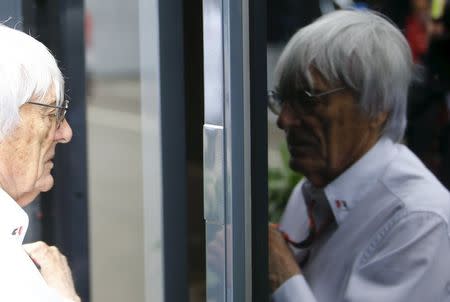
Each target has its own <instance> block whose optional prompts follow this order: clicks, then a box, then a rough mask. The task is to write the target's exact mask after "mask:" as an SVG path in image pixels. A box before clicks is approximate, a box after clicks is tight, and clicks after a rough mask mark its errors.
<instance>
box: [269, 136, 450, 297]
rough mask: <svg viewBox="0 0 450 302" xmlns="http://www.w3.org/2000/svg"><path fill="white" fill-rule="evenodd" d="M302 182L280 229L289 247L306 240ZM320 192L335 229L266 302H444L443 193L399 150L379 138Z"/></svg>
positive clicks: (448, 282) (447, 284)
mask: <svg viewBox="0 0 450 302" xmlns="http://www.w3.org/2000/svg"><path fill="white" fill-rule="evenodd" d="M305 182H307V180H303V181H302V182H300V183H299V184H298V185H297V186H296V188H295V189H294V191H293V193H292V195H291V197H290V200H289V202H288V205H287V207H286V210H285V212H284V214H283V217H282V220H281V223H280V228H281V229H282V230H283V231H284V232H286V233H287V234H288V235H289V236H290V237H291V238H292V239H293V240H295V241H301V240H302V239H304V238H305V236H306V235H307V226H308V218H307V214H306V206H305V200H304V196H303V194H302V186H303V185H304V184H305ZM324 193H325V195H326V202H327V203H328V204H329V206H330V208H331V210H332V212H333V215H334V218H335V220H336V225H335V227H334V228H332V229H330V230H329V232H327V233H324V234H323V235H321V236H320V237H319V238H317V240H316V241H314V243H313V244H312V246H311V250H310V255H309V258H308V260H307V262H306V264H305V265H304V267H302V268H301V270H302V274H301V275H295V276H293V277H291V278H290V279H288V280H287V281H286V282H285V283H283V284H282V285H281V286H280V287H279V288H278V289H277V290H276V291H275V292H274V293H273V295H272V299H273V301H275V302H294V301H301V302H316V301H317V302H339V301H346V302H363V301H364V302H372V301H373V302H378V301H393V302H424V301H450V239H449V238H450V237H449V227H448V224H449V218H450V196H449V192H448V191H447V189H446V188H444V187H443V186H442V185H441V184H440V183H439V181H438V180H437V179H436V178H435V177H434V175H432V173H431V172H430V171H429V170H428V169H427V168H426V167H425V166H424V165H423V164H422V163H421V161H420V160H419V159H418V158H417V157H416V156H415V155H414V154H413V153H412V152H411V151H410V150H409V149H408V148H407V147H406V146H404V145H401V144H395V143H393V142H392V141H391V140H390V139H387V138H382V139H380V140H379V141H378V142H377V144H376V145H375V146H374V147H372V149H371V150H369V152H367V153H366V154H365V155H364V156H363V157H362V158H361V159H360V160H358V161H357V162H356V163H355V164H353V165H352V166H351V167H350V168H349V169H347V170H346V171H345V172H344V173H343V174H341V175H340V176H339V177H338V178H336V179H335V180H334V181H333V182H332V183H330V184H329V185H327V186H326V187H325V188H324ZM293 253H294V255H295V257H296V258H297V260H298V261H299V262H300V260H301V258H302V257H304V254H305V251H302V250H298V249H293Z"/></svg>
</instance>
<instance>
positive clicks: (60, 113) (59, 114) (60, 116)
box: [56, 100, 69, 128]
mask: <svg viewBox="0 0 450 302" xmlns="http://www.w3.org/2000/svg"><path fill="white" fill-rule="evenodd" d="M68 108H69V101H67V100H65V101H64V102H63V103H62V105H61V107H60V108H58V110H57V111H56V126H57V127H58V128H59V127H60V126H61V124H62V122H63V121H64V118H65V117H66V112H67V109H68Z"/></svg>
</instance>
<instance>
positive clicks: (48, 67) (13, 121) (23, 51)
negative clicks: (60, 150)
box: [0, 25, 80, 302]
mask: <svg viewBox="0 0 450 302" xmlns="http://www.w3.org/2000/svg"><path fill="white" fill-rule="evenodd" d="M0 41H2V46H1V47H0V75H1V76H0V78H1V82H0V301H5V302H6V301H20V302H22V301H23V302H25V301H27V302H28V301H30V302H34V301H39V302H56V301H79V300H80V298H79V297H78V296H77V294H76V292H75V288H74V284H73V281H72V276H71V272H70V268H69V266H68V264H67V260H66V258H65V257H64V255H62V254H61V253H60V252H59V251H58V249H57V248H56V247H54V246H52V247H49V246H48V245H47V244H45V243H44V242H35V243H31V244H28V245H23V246H22V240H23V238H24V236H25V232H26V229H27V227H28V217H27V215H26V214H25V212H24V211H23V210H22V209H21V207H23V206H25V205H27V204H29V203H30V202H31V201H32V200H34V198H35V197H36V196H37V195H38V194H39V193H40V192H45V191H48V190H50V189H51V188H52V186H53V177H52V175H51V174H50V172H51V169H52V168H53V157H54V155H55V147H56V144H58V143H67V142H69V141H70V140H71V138H72V129H71V128H70V126H69V124H68V123H67V121H66V120H65V114H66V111H67V109H68V102H67V101H64V80H63V77H62V75H61V72H60V70H59V69H58V66H57V65H56V62H55V59H54V58H53V56H52V55H51V54H50V52H49V51H48V50H47V48H45V46H44V45H42V44H41V43H39V42H38V41H36V40H35V39H33V38H32V37H30V36H28V35H26V34H24V33H22V32H19V31H16V30H13V29H10V28H8V27H6V26H4V25H0Z"/></svg>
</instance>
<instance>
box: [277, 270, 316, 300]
mask: <svg viewBox="0 0 450 302" xmlns="http://www.w3.org/2000/svg"><path fill="white" fill-rule="evenodd" d="M272 301H273V302H294V301H301V302H316V301H317V300H316V298H314V295H313V293H312V291H311V289H310V288H309V285H308V283H306V280H305V278H304V277H303V276H302V275H295V276H292V277H291V278H289V279H288V280H287V281H286V282H284V283H283V284H282V285H281V286H280V287H279V288H278V289H277V290H276V291H275V292H274V293H273V295H272Z"/></svg>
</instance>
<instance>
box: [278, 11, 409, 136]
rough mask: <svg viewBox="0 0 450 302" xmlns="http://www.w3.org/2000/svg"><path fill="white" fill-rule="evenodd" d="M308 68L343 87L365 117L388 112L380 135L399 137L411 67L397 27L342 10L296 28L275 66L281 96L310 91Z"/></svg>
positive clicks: (366, 13)
mask: <svg viewBox="0 0 450 302" xmlns="http://www.w3.org/2000/svg"><path fill="white" fill-rule="evenodd" d="M311 68H314V69H316V70H317V71H319V72H320V74H321V75H322V76H323V78H324V79H325V80H326V81H327V82H328V84H330V85H332V86H339V85H340V86H342V85H344V86H346V87H348V88H349V89H351V90H352V91H354V92H355V94H356V95H357V97H358V100H359V103H360V105H361V108H362V110H363V111H365V112H366V113H367V114H368V115H369V117H375V116H377V115H378V114H379V113H382V112H388V113H389V116H388V120H387V121H386V123H385V125H384V129H383V133H382V135H383V136H386V137H389V138H391V139H392V140H393V141H400V140H401V139H402V138H403V135H404V132H405V128H406V107H407V96H408V89H409V85H410V83H411V80H412V76H413V69H414V64H413V60H412V55H411V50H410V48H409V46H408V43H407V41H406V39H405V38H404V36H403V35H402V33H401V32H400V31H399V30H398V28H397V27H396V26H395V25H393V24H392V23H391V22H390V21H388V20H386V19H385V18H383V17H382V16H381V15H379V14H377V13H374V12H370V11H352V10H340V11H336V12H333V13H330V14H328V15H325V16H323V17H321V18H319V19H318V20H317V21H315V22H314V23H312V24H311V25H309V26H307V27H304V28H302V29H300V30H299V31H298V32H297V33H296V34H295V35H294V36H293V37H292V38H291V40H290V41H289V43H288V44H287V46H286V48H285V49H284V51H283V53H282V55H281V57H280V59H279V61H278V63H277V66H276V68H275V83H277V84H278V85H277V89H278V92H279V93H280V95H281V96H292V95H295V94H292V93H295V92H298V91H299V90H300V89H304V87H305V86H306V87H313V78H312V75H311Z"/></svg>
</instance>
